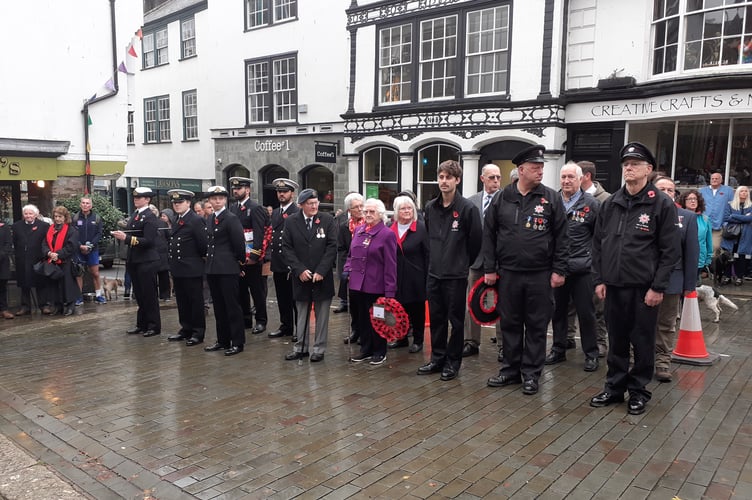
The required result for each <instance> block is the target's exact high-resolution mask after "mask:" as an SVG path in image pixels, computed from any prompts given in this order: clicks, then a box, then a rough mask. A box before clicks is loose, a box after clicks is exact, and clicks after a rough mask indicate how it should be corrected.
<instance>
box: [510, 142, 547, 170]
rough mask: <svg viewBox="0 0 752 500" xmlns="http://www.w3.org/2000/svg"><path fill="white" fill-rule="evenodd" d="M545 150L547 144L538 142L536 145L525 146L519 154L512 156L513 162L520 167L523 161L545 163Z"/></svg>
mask: <svg viewBox="0 0 752 500" xmlns="http://www.w3.org/2000/svg"><path fill="white" fill-rule="evenodd" d="M545 152H546V147H545V146H541V145H540V144H536V145H535V146H530V147H529V148H525V149H523V150H522V151H520V152H519V153H517V156H515V157H514V158H512V163H514V164H515V165H517V166H518V167H519V166H520V165H522V164H523V163H545V161H546V159H545V158H544V157H543V154H544V153H545Z"/></svg>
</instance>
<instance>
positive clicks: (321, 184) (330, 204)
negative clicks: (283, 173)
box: [301, 165, 336, 212]
mask: <svg viewBox="0 0 752 500" xmlns="http://www.w3.org/2000/svg"><path fill="white" fill-rule="evenodd" d="M303 186H304V187H306V188H311V189H315V190H316V191H318V193H319V210H321V211H323V212H334V204H335V201H336V200H335V199H334V174H333V173H332V171H331V170H329V169H328V168H326V167H324V166H321V165H313V166H311V167H308V168H307V169H306V170H305V171H304V172H303ZM301 189H303V187H301Z"/></svg>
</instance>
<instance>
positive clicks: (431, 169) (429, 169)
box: [416, 144, 460, 207]
mask: <svg viewBox="0 0 752 500" xmlns="http://www.w3.org/2000/svg"><path fill="white" fill-rule="evenodd" d="M459 152H460V150H459V149H458V148H456V147H454V146H450V145H448V144H435V145H432V146H427V147H425V148H422V149H419V150H418V155H417V161H418V175H417V176H416V178H417V179H418V192H417V193H416V195H417V197H418V203H419V205H420V206H421V207H425V206H426V203H428V201H429V200H430V199H431V198H436V196H438V195H439V186H438V180H437V179H438V178H437V175H436V169H437V168H438V167H439V164H441V162H444V161H446V160H458V159H459ZM458 189H459V188H458Z"/></svg>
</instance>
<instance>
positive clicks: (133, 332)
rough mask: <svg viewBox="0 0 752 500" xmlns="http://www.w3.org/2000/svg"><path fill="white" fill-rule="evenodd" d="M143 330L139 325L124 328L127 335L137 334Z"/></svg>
mask: <svg viewBox="0 0 752 500" xmlns="http://www.w3.org/2000/svg"><path fill="white" fill-rule="evenodd" d="M145 331H146V330H142V329H141V327H140V326H136V327H134V328H131V329H129V330H126V331H125V333H127V334H128V335H136V334H139V333H144V332H145Z"/></svg>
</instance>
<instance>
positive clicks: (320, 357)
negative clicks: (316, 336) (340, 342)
mask: <svg viewBox="0 0 752 500" xmlns="http://www.w3.org/2000/svg"><path fill="white" fill-rule="evenodd" d="M323 360H324V355H323V354H321V353H318V352H314V353H313V354H311V363H318V362H319V361H323Z"/></svg>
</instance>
